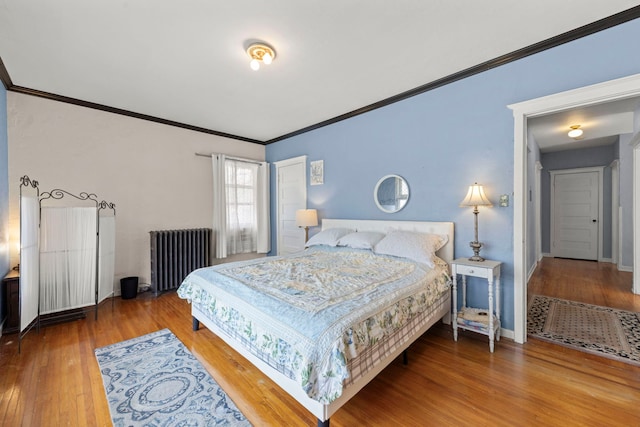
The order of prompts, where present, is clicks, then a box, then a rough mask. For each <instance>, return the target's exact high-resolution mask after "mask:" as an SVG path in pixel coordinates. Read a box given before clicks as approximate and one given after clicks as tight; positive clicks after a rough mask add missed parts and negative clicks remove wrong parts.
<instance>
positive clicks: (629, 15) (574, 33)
mask: <svg viewBox="0 0 640 427" xmlns="http://www.w3.org/2000/svg"><path fill="white" fill-rule="evenodd" d="M637 18H640V6H635V7H632V8H630V9H627V10H625V11H622V12H620V13H617V14H615V15H611V16H609V17H606V18H603V19H600V20H598V21H595V22H592V23H591V24H587V25H584V26H582V27H579V28H576V29H574V30H571V31H568V32H566V33H563V34H560V35H558V36H555V37H551V38H549V39H546V40H543V41H541V42H539V43H535V44H532V45H530V46H527V47H525V48H522V49H518V50H516V51H513V52H510V53H507V54H505V55H502V56H499V57H497V58H494V59H491V60H489V61H486V62H483V63H481V64H478V65H475V66H473V67H470V68H467V69H465V70H462V71H459V72H457V73H453V74H450V75H448V76H446V77H443V78H441V79H438V80H434V81H432V82H430V83H426V84H424V85H422V86H418V87H416V88H414V89H410V90H408V91H406V92H402V93H400V94H397V95H394V96H392V97H389V98H386V99H383V100H381V101H378V102H375V103H373V104H369V105H367V106H364V107H361V108H358V109H356V110H353V111H350V112H348V113H345V114H341V115H339V116H336V117H334V118H331V119H328V120H325V121H322V122H319V123H316V124H314V125H311V126H307V127H304V128H301V129H298V130H296V131H293V132H290V133H287V134H284V135H281V136H278V137H276V138H273V139H270V140H268V141H260V140H257V139H253V138H247V137H243V136H240V135H233V134H229V133H225V132H220V131H216V130H212V129H207V128H203V127H199V126H192V125H188V124H185V123H181V122H176V121H173V120H167V119H162V118H159V117H154V116H150V115H147V114H141V113H136V112H133V111H128V110H124V109H121V108H115V107H110V106H107V105H102V104H97V103H94V102H89V101H83V100H81V99H76V98H70V97H67V96H63V95H57V94H53V93H49V92H44V91H40V90H36V89H31V88H27V87H22V86H16V85H14V84H13V82H12V81H11V77H10V76H9V72H8V71H7V69H6V67H5V65H4V63H3V62H2V58H0V80H1V81H2V84H3V85H4V87H5V88H6V89H7V90H10V91H12V92H17V93H22V94H26V95H32V96H37V97H41V98H46V99H50V100H53V101H59V102H65V103H69V104H73V105H78V106H81V107H86V108H92V109H96V110H101V111H106V112H109V113H114V114H120V115H124V116H128V117H133V118H137V119H141V120H148V121H151V122H155V123H160V124H164V125H168V126H175V127H179V128H183V129H188V130H192V131H195V132H202V133H207V134H210V135H216V136H221V137H225V138H230V139H235V140H238V141H244V142H251V143H254V144H259V145H268V144H272V143H274V142H278V141H282V140H284V139H288V138H291V137H294V136H297V135H301V134H303V133H307V132H310V131H312V130H315V129H319V128H322V127H325V126H329V125H331V124H334V123H338V122H341V121H343V120H347V119H350V118H352V117H356V116H359V115H361V114H365V113H368V112H370V111H373V110H377V109H378V108H382V107H386V106H388V105H391V104H394V103H396V102H399V101H403V100H405V99H407V98H411V97H413V96H416V95H420V94H422V93H425V92H428V91H431V90H433V89H437V88H439V87H442V86H445V85H448V84H450V83H454V82H456V81H458V80H462V79H465V78H467V77H471V76H473V75H476V74H479V73H482V72H484V71H488V70H491V69H492V68H496V67H499V66H501V65H504V64H508V63H510V62H513V61H517V60H519V59H522V58H525V57H527V56H530V55H534V54H536V53H539V52H542V51H545V50H547V49H551V48H554V47H556V46H560V45H562V44H565V43H568V42H571V41H574V40H577V39H580V38H582V37H586V36H589V35H591V34H595V33H597V32H599V31H602V30H606V29H608V28H612V27H615V26H617V25H620V24H623V23H625V22H628V21H631V20H634V19H637Z"/></svg>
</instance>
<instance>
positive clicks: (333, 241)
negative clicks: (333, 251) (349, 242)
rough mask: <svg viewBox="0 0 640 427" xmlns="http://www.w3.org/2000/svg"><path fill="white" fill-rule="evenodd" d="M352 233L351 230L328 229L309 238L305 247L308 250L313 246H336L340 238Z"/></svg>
mask: <svg viewBox="0 0 640 427" xmlns="http://www.w3.org/2000/svg"><path fill="white" fill-rule="evenodd" d="M352 232H353V230H351V229H350V228H328V229H326V230H322V231H321V232H319V233H318V234H316V235H315V236H313V237H311V238H310V239H309V240H308V241H307V243H306V244H305V247H306V248H308V247H310V246H315V245H327V246H336V245H337V244H338V240H340V238H341V237H342V236H344V235H346V234H349V233H352Z"/></svg>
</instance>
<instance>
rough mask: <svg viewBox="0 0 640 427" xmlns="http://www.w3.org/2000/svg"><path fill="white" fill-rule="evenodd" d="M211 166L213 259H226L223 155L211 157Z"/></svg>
mask: <svg viewBox="0 0 640 427" xmlns="http://www.w3.org/2000/svg"><path fill="white" fill-rule="evenodd" d="M211 159H212V162H213V164H212V166H213V234H214V235H215V248H214V249H215V257H216V258H226V257H227V195H226V188H225V167H224V164H225V161H226V159H227V158H226V156H225V155H224V154H218V155H213V156H211Z"/></svg>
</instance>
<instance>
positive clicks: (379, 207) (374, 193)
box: [373, 174, 411, 213]
mask: <svg viewBox="0 0 640 427" xmlns="http://www.w3.org/2000/svg"><path fill="white" fill-rule="evenodd" d="M389 178H396V179H401V180H402V181H404V183H405V184H406V185H407V198H406V200H405V201H404V203H403V204H402V206H400V207H397V208H395V209H388V208H385V207H384V206H383V205H381V204H380V201H379V200H378V189H379V188H380V185H382V183H383V182H384V181H385V180H387V179H389ZM410 196H411V190H410V188H409V183H408V182H407V180H406V179H404V178H403V177H401V176H400V175H396V174H390V175H385V176H383V177H382V178H380V179H379V180H378V183H377V184H376V186H375V188H374V189H373V201H374V202H375V203H376V206H377V207H378V209H380V210H381V211H382V212H384V213H396V212H399V211H401V210H402V209H404V207H405V206H407V203H409V198H410Z"/></svg>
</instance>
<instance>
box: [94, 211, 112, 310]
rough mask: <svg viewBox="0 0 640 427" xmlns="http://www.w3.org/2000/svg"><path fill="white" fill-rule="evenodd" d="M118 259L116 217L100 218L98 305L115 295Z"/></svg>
mask: <svg viewBox="0 0 640 427" xmlns="http://www.w3.org/2000/svg"><path fill="white" fill-rule="evenodd" d="M115 259H116V217H115V216H101V217H100V248H99V261H98V265H99V266H98V279H99V281H98V303H100V302H102V301H104V299H105V298H107V297H108V296H109V295H111V294H112V293H113V286H114V285H113V277H114V269H115Z"/></svg>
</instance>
